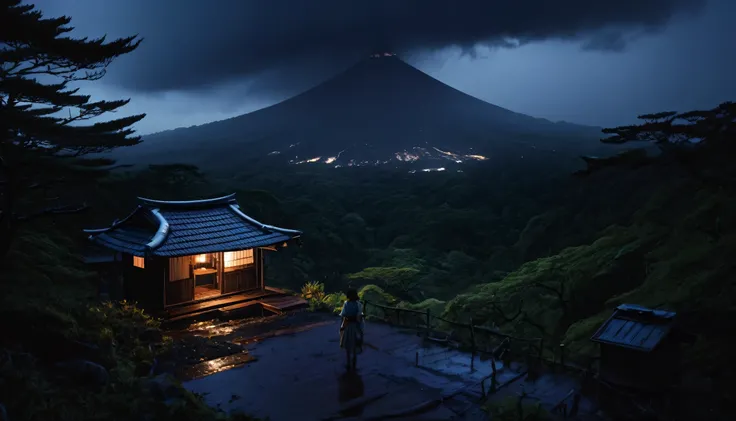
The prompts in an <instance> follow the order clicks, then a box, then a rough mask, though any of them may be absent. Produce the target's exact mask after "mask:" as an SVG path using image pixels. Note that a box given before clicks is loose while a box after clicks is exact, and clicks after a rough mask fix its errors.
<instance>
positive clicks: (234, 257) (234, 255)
mask: <svg viewBox="0 0 736 421" xmlns="http://www.w3.org/2000/svg"><path fill="white" fill-rule="evenodd" d="M223 260H224V263H225V268H234V267H240V266H247V265H252V264H253V249H248V250H238V251H226V252H225V253H224V256H223Z"/></svg>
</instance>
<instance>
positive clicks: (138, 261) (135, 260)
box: [133, 256, 146, 269]
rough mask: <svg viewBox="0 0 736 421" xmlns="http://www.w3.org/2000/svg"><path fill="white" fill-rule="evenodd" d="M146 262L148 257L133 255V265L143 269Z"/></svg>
mask: <svg viewBox="0 0 736 421" xmlns="http://www.w3.org/2000/svg"><path fill="white" fill-rule="evenodd" d="M145 264H146V259H144V258H142V257H138V256H133V266H135V267H137V268H141V269H143V268H144V267H145Z"/></svg>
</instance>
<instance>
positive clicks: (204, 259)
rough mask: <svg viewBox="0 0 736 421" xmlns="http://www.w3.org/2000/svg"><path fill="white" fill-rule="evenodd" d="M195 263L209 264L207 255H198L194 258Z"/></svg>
mask: <svg viewBox="0 0 736 421" xmlns="http://www.w3.org/2000/svg"><path fill="white" fill-rule="evenodd" d="M194 261H195V262H196V263H207V255H206V254H198V255H197V256H196V257H195V258H194Z"/></svg>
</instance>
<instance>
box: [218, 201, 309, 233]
mask: <svg viewBox="0 0 736 421" xmlns="http://www.w3.org/2000/svg"><path fill="white" fill-rule="evenodd" d="M230 209H232V210H233V212H235V213H236V214H237V215H238V216H240V217H241V218H243V219H245V220H246V221H248V222H250V223H251V224H253V225H257V226H258V227H259V228H261V229H265V230H269V231H275V232H278V233H281V234H284V235H289V236H291V238H297V237H300V236H301V235H302V232H301V231H299V230H292V229H288V228H281V227H275V226H273V225H268V224H264V223H262V222H259V221H256V220H255V219H253V218H251V217H250V216H248V215H246V214H245V213H243V211H241V210H240V205H238V204H237V203H231V204H230Z"/></svg>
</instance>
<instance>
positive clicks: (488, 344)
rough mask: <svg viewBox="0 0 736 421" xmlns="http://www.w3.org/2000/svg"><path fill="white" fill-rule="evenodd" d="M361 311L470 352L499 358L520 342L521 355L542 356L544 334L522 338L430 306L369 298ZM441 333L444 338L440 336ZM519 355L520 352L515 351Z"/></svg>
mask: <svg viewBox="0 0 736 421" xmlns="http://www.w3.org/2000/svg"><path fill="white" fill-rule="evenodd" d="M363 312H364V313H365V315H366V317H374V318H378V319H381V320H383V321H384V322H387V323H391V324H395V325H398V326H404V327H409V328H412V329H416V330H418V331H420V332H421V331H424V335H425V337H426V338H428V339H430V340H434V341H436V342H448V343H452V342H455V343H456V344H458V345H459V346H463V345H465V346H467V347H469V348H470V351H471V352H472V353H473V354H476V353H477V354H486V355H489V356H491V357H492V358H494V359H499V358H500V357H501V356H503V355H504V354H508V352H510V351H511V349H512V348H516V347H517V346H518V345H521V349H516V351H521V353H522V354H523V355H524V356H527V357H529V356H534V357H536V358H538V359H541V358H543V350H544V339H543V338H521V337H517V336H514V335H510V334H506V333H503V332H500V331H498V330H496V329H493V328H489V327H487V326H480V325H477V324H475V323H474V322H473V319H472V318H471V319H470V321H469V323H462V322H457V321H454V320H448V319H445V318H443V317H440V316H437V315H434V314H432V312H431V310H430V309H426V310H423V311H422V310H414V309H408V308H401V307H391V306H386V305H382V304H378V303H374V302H372V301H368V300H363ZM442 336H444V338H443V337H442ZM514 353H515V354H517V355H519V352H514Z"/></svg>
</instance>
